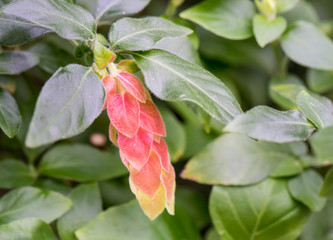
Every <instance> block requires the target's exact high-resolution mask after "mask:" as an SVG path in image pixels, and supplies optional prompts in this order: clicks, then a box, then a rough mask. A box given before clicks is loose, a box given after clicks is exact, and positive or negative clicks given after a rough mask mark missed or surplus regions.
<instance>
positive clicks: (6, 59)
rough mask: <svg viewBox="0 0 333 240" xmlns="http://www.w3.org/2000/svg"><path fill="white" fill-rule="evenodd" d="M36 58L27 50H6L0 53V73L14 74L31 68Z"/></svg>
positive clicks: (36, 60) (36, 61) (35, 62)
mask: <svg viewBox="0 0 333 240" xmlns="http://www.w3.org/2000/svg"><path fill="white" fill-rule="evenodd" d="M37 63H38V58H37V57H36V56H35V55H33V54H32V53H29V52H23V51H8V52H4V53H2V54H0V74H9V75H15V74H20V73H21V72H24V71H26V70H28V69H29V68H32V67H33V66H35V65H36V64H37Z"/></svg>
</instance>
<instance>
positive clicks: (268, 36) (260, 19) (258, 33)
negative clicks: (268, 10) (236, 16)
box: [253, 14, 287, 47]
mask: <svg viewBox="0 0 333 240" xmlns="http://www.w3.org/2000/svg"><path fill="white" fill-rule="evenodd" d="M286 28H287V21H286V20H285V19H284V18H283V17H277V18H275V19H273V20H269V19H268V18H267V17H265V16H263V15H259V14H257V15H256V16H254V18H253V33H254V36H255V38H256V40H257V42H258V44H259V46H260V47H265V46H266V45H267V44H268V43H271V42H273V41H274V40H276V39H278V38H279V37H280V36H281V35H282V33H283V32H284V31H285V30H286Z"/></svg>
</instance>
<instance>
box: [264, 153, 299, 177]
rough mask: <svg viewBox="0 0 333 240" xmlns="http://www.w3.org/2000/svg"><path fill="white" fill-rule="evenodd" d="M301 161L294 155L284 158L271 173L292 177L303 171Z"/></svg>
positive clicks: (274, 175) (277, 175)
mask: <svg viewBox="0 0 333 240" xmlns="http://www.w3.org/2000/svg"><path fill="white" fill-rule="evenodd" d="M302 170H303V168H302V165H301V162H300V161H298V160H297V159H295V158H294V157H289V158H286V159H284V160H283V161H282V162H281V163H280V164H279V165H278V166H277V167H276V168H275V169H274V171H273V172H272V173H271V174H270V175H269V176H271V177H275V178H280V177H290V176H294V175H296V174H298V173H300V172H302Z"/></svg>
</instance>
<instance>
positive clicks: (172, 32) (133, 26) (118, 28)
mask: <svg viewBox="0 0 333 240" xmlns="http://www.w3.org/2000/svg"><path fill="white" fill-rule="evenodd" d="M192 32H193V31H192V30H191V29H189V28H186V27H183V26H181V25H177V24H175V23H173V22H171V21H168V20H166V19H164V18H160V17H145V18H122V19H120V20H118V21H117V22H115V23H114V24H112V26H111V29H110V33H109V40H110V44H111V49H113V48H118V49H127V50H134V51H138V50H149V49H152V48H153V47H154V45H155V44H156V43H157V42H158V41H159V40H161V39H163V38H167V37H181V36H186V35H188V34H191V33H192Z"/></svg>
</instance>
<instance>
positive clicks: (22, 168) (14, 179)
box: [0, 159, 36, 188]
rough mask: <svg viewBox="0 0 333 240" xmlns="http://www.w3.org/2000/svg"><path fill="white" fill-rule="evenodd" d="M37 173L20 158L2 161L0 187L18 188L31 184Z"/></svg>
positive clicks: (0, 164)
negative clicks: (19, 159)
mask: <svg viewBox="0 0 333 240" xmlns="http://www.w3.org/2000/svg"><path fill="white" fill-rule="evenodd" d="M35 178H36V173H35V172H34V171H33V170H32V169H29V168H28V166H27V165H25V164H24V163H23V162H21V161H18V160H12V159H7V160H3V161H0V188H16V187H22V186H26V185H30V184H32V183H33V182H34V181H35Z"/></svg>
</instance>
